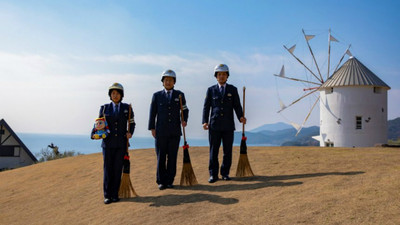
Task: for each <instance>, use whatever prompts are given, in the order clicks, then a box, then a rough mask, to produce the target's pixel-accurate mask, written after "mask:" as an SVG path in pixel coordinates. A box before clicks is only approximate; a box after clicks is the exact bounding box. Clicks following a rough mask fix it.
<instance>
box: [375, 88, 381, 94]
mask: <svg viewBox="0 0 400 225" xmlns="http://www.w3.org/2000/svg"><path fill="white" fill-rule="evenodd" d="M374 93H375V94H380V93H382V88H380V87H374Z"/></svg>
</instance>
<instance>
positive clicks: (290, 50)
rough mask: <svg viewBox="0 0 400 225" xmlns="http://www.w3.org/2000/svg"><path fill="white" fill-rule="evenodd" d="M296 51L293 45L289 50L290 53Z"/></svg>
mask: <svg viewBox="0 0 400 225" xmlns="http://www.w3.org/2000/svg"><path fill="white" fill-rule="evenodd" d="M295 49H296V45H293V46H292V47H290V48H289V49H288V51H289V52H290V53H293V52H294V50H295Z"/></svg>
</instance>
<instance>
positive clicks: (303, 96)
mask: <svg viewBox="0 0 400 225" xmlns="http://www.w3.org/2000/svg"><path fill="white" fill-rule="evenodd" d="M316 91H318V89H315V90H314V91H311V92H309V93H307V94H305V95H303V96H301V97H300V98H298V99H297V100H295V101H294V102H292V103H290V105H288V106H287V107H285V108H284V109H287V108H289V107H290V106H292V105H294V104H296V103H297V102H299V101H300V100H301V99H303V98H305V97H307V96H309V95H311V94H312V93H314V92H316ZM284 109H281V110H279V111H278V113H280V112H282V111H283V110H284Z"/></svg>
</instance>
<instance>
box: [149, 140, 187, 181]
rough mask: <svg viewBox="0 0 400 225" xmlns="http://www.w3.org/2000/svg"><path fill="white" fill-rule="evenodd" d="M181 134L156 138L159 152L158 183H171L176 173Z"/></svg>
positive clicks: (157, 152) (157, 151)
mask: <svg viewBox="0 0 400 225" xmlns="http://www.w3.org/2000/svg"><path fill="white" fill-rule="evenodd" d="M180 140H181V136H168V137H157V138H156V139H155V142H156V143H155V145H156V154H157V184H163V185H170V184H173V183H174V179H175V175H176V161H177V157H178V149H179V142H180Z"/></svg>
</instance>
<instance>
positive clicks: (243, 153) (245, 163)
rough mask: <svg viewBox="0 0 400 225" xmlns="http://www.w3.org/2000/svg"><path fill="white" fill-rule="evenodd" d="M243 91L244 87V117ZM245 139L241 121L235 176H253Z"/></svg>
mask: <svg viewBox="0 0 400 225" xmlns="http://www.w3.org/2000/svg"><path fill="white" fill-rule="evenodd" d="M245 91H246V87H243V117H244V112H245ZM246 140H247V137H246V136H245V135H244V123H243V127H242V140H241V142H240V157H239V163H238V167H237V170H236V176H237V177H252V176H254V173H253V171H252V170H251V166H250V163H249V159H248V158H247V145H246Z"/></svg>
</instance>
